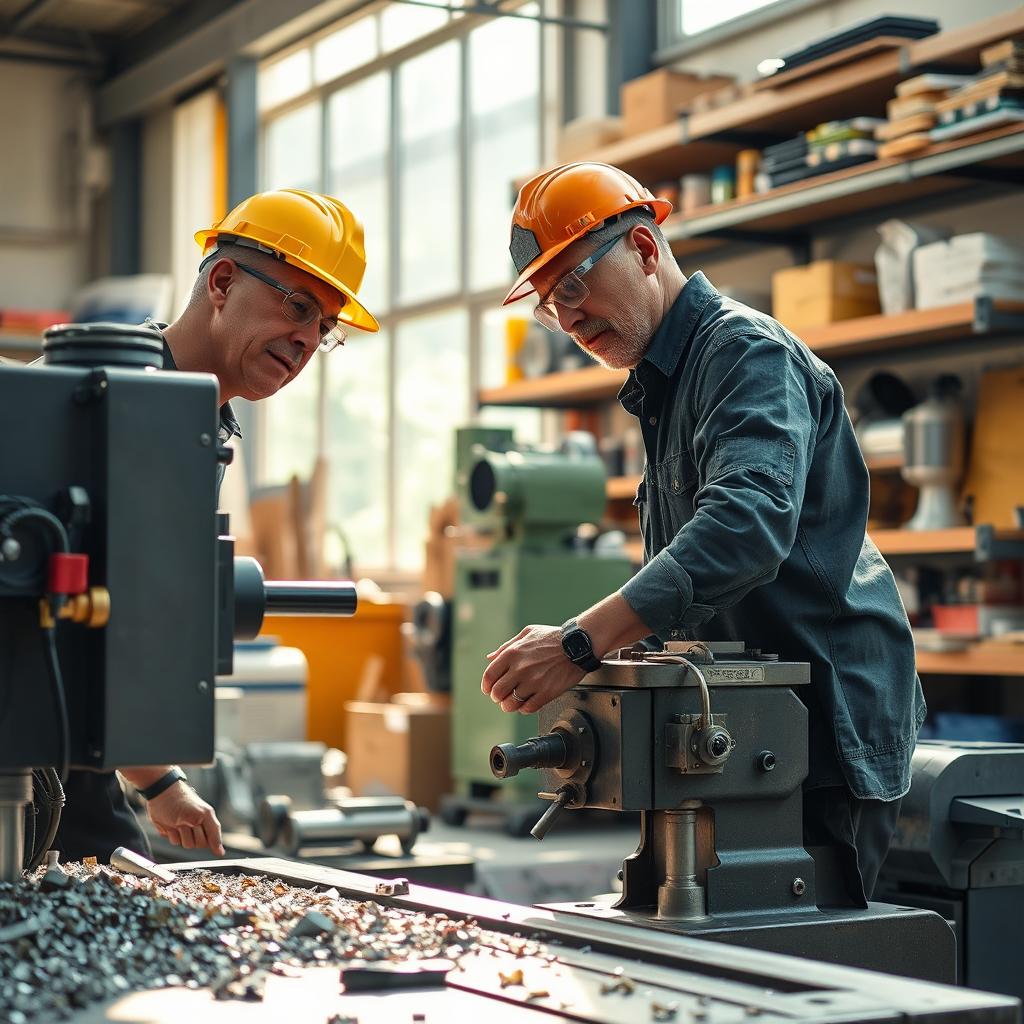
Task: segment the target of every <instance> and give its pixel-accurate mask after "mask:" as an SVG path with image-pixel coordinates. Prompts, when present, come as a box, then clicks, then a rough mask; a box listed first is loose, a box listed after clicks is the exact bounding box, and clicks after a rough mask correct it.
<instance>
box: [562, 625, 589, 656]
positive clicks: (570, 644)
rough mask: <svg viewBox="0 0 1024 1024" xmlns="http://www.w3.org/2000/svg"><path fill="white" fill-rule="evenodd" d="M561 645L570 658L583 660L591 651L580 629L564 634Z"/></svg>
mask: <svg viewBox="0 0 1024 1024" xmlns="http://www.w3.org/2000/svg"><path fill="white" fill-rule="evenodd" d="M563 643H564V646H565V650H566V652H567V653H568V655H569V657H570V658H583V657H585V656H586V655H588V654H590V653H591V652H592V651H593V648H592V647H591V646H590V640H589V639H588V638H587V634H586V633H584V632H583V630H581V629H574V630H573V631H572V632H571V633H566V634H565V638H564V640H563Z"/></svg>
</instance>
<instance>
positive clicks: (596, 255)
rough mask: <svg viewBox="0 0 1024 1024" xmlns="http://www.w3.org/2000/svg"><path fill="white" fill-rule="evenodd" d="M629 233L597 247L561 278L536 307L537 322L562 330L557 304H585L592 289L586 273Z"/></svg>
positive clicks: (571, 306)
mask: <svg viewBox="0 0 1024 1024" xmlns="http://www.w3.org/2000/svg"><path fill="white" fill-rule="evenodd" d="M627 234H629V232H628V231H626V232H623V234H621V235H616V236H615V237H614V238H613V239H612V240H611V241H610V242H605V243H604V245H602V246H600V247H599V248H597V249H595V250H594V251H593V252H592V253H591V254H590V255H589V256H588V257H587V258H586V259H585V260H584V261H583V262H582V263H581V264H580V265H579V266H578V267H575V268H574V269H572V270H570V271H569V273H568V274H566V275H565V276H564V277H562V278H560V279H559V281H558V283H557V284H556V285H555V286H554V288H552V289H551V291H549V292H548V293H547V295H546V296H545V297H544V298H543V299H542V300H541V301H540V302H538V303H537V305H536V306H535V307H534V310H533V315H534V317H536V319H537V322H538V323H540V324H541V325H542V326H543V327H546V328H547V329H548V330H549V331H561V329H562V327H561V325H560V324H559V322H558V310H557V309H555V306H556V305H557V306H563V307H564V308H566V309H579V307H580V306H582V305H583V303H584V301H585V300H586V298H587V296H588V295H589V294H590V289H589V288H588V287H587V282H586V281H584V280H583V278H584V277H585V276H586V274H587V273H588V272H589V271H591V270H593V269H594V264H596V263H597V261H598V260H599V259H601V257H602V256H606V255H607V254H608V253H610V252H611V251H612V249H613V248H614V247H615V243H616V242H617V241H618V240H619V239H620V238H623V237H624V236H625V235H627Z"/></svg>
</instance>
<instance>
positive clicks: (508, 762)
mask: <svg viewBox="0 0 1024 1024" xmlns="http://www.w3.org/2000/svg"><path fill="white" fill-rule="evenodd" d="M568 760H569V744H568V743H566V741H565V734H564V733H562V732H561V730H556V731H555V732H551V733H548V734H547V736H533V737H531V738H530V739H528V740H526V741H525V742H523V743H519V744H516V743H499V744H498V746H496V747H492V748H491V774H492V775H494V777H495V778H496V779H511V778H512V777H513V776H515V775H518V774H519V773H520V772H521V771H522V770H523V769H524V768H564V767H565V764H566V762H567V761H568Z"/></svg>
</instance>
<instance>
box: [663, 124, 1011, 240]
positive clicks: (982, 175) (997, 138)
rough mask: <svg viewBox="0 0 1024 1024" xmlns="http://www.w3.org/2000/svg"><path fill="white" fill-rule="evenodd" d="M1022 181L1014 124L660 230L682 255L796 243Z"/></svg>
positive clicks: (705, 211) (704, 212) (677, 219)
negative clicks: (902, 209) (881, 215)
mask: <svg viewBox="0 0 1024 1024" xmlns="http://www.w3.org/2000/svg"><path fill="white" fill-rule="evenodd" d="M1022 178H1024V126H1021V125H1019V124H1015V125H1009V126H1006V127H1002V128H994V129H992V130H990V131H987V132H979V133H978V134H976V135H968V136H966V137H964V138H960V139H953V140H950V141H949V142H942V143H937V144H936V145H933V146H932V147H930V148H929V149H928V150H926V151H925V152H924V154H923V155H921V156H915V157H913V158H911V159H905V160H900V159H895V158H891V159H888V160H872V161H871V162H870V163H865V164H859V165H858V166H856V167H850V168H847V169H846V170H842V171H834V172H832V173H831V174H821V175H818V176H817V177H814V178H809V179H807V180H805V181H798V182H794V183H793V184H791V185H783V186H782V187H781V188H777V189H773V190H772V191H771V192H763V193H760V194H758V195H754V196H749V197H746V198H743V199H735V200H733V201H732V202H729V203H720V204H718V205H717V206H707V207H702V208H701V209H699V210H696V211H693V212H691V213H689V214H687V215H686V216H685V217H684V216H682V215H678V214H673V215H672V216H671V217H669V218H668V219H667V220H666V221H665V222H664V223H663V224H662V230H663V231H664V233H665V237H666V238H667V239H668V240H669V242H671V244H672V249H673V251H674V252H675V253H676V255H677V256H687V255H693V254H695V253H698V252H702V251H706V250H707V249H709V248H713V247H715V246H717V245H722V244H725V243H726V242H731V241H750V242H755V243H759V244H783V245H793V244H799V243H803V242H805V241H806V234H807V232H806V229H807V228H809V227H812V226H813V225H816V224H820V223H821V222H822V221H824V220H828V221H832V222H834V221H836V220H838V219H840V218H846V217H852V216H854V215H857V214H864V213H867V212H869V211H871V210H879V209H882V208H885V207H890V206H894V205H897V204H906V203H909V202H913V201H915V200H918V199H924V198H927V197H929V196H934V195H939V194H941V193H945V192H955V191H957V190H960V189H962V188H963V187H964V185H965V184H972V183H977V181H978V180H979V179H981V180H985V181H989V182H992V183H1000V182H1002V183H1004V184H1010V183H1014V182H1019V181H1020V180H1021V179H1022Z"/></svg>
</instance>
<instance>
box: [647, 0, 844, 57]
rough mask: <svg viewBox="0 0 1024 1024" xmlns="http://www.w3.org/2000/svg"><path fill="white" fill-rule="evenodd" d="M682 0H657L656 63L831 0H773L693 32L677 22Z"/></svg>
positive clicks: (681, 55)
mask: <svg viewBox="0 0 1024 1024" xmlns="http://www.w3.org/2000/svg"><path fill="white" fill-rule="evenodd" d="M681 2H683V0H658V29H657V49H656V50H655V52H654V57H653V62H654V64H656V65H664V64H671V63H673V62H674V61H677V60H679V59H680V58H681V57H685V56H688V55H690V54H693V53H697V52H699V51H700V50H706V49H710V48H711V47H713V46H717V45H719V44H720V43H724V42H727V41H728V40H730V39H732V38H734V37H735V36H741V35H747V34H749V33H751V32H754V31H756V30H757V29H761V28H764V27H765V26H766V25H770V24H771V23H772V22H775V21H781V20H783V19H784V18H789V17H791V16H792V15H794V14H799V13H800V12H802V11H805V10H809V9H810V8H812V7H821V6H823V5H824V4H826V3H829V2H830V0H775V2H774V3H771V4H769V5H767V6H765V7H761V8H759V9H758V10H756V11H750V12H749V13H747V14H740V15H738V16H737V17H735V18H730V19H729V20H728V21H723V22H721V23H720V24H718V25H713V26H712V27H711V28H707V29H704V31H703V32H697V33H695V34H694V35H684V34H683V32H682V30H681V28H680V26H679V20H680V19H679V17H678V9H679V4H680V3H681ZM765 56H771V54H765Z"/></svg>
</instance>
